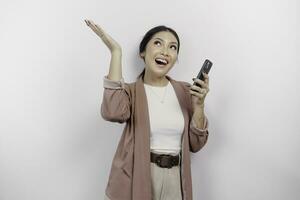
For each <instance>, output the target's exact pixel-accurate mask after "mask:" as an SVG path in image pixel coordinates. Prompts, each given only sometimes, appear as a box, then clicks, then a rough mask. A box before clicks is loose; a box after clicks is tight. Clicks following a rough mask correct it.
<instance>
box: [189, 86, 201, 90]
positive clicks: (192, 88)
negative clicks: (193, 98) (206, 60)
mask: <svg viewBox="0 0 300 200" xmlns="http://www.w3.org/2000/svg"><path fill="white" fill-rule="evenodd" d="M190 89H191V90H196V91H200V90H201V87H199V86H197V85H192V86H191V88H190Z"/></svg>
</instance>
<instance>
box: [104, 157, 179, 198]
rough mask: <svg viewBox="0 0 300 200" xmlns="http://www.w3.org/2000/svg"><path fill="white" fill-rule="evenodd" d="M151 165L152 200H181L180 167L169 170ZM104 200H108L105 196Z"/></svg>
mask: <svg viewBox="0 0 300 200" xmlns="http://www.w3.org/2000/svg"><path fill="white" fill-rule="evenodd" d="M150 164H151V185H152V200H182V196H181V179H180V165H178V166H174V167H172V168H170V169H168V168H161V167H159V166H157V165H156V164H155V163H152V162H151V163H150ZM104 200H110V199H109V198H108V197H107V196H106V195H105V196H104Z"/></svg>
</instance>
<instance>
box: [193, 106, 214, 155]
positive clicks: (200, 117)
mask: <svg viewBox="0 0 300 200" xmlns="http://www.w3.org/2000/svg"><path fill="white" fill-rule="evenodd" d="M208 135H209V132H208V119H207V117H206V116H205V114H204V106H203V107H199V108H197V109H195V111H194V114H193V117H192V119H191V121H190V127H189V139H190V151H191V152H193V153H196V152H198V151H199V150H200V149H202V147H203V146H204V145H205V144H206V142H207V139H208Z"/></svg>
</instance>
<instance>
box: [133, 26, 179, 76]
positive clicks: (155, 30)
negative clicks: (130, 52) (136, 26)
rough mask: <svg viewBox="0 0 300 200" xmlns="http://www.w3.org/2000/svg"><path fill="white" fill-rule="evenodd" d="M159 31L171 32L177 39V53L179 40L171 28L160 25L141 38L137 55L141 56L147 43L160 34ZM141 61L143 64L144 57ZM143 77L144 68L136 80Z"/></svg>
mask: <svg viewBox="0 0 300 200" xmlns="http://www.w3.org/2000/svg"><path fill="white" fill-rule="evenodd" d="M160 31H169V32H171V33H172V34H173V35H174V36H175V37H176V39H177V41H178V48H177V53H179V47H180V40H179V37H178V35H177V33H176V31H174V30H173V29H172V28H170V27H167V26H164V25H160V26H156V27H154V28H152V29H150V30H149V31H148V32H147V33H146V34H145V35H144V37H143V39H142V41H141V43H140V49H139V53H140V54H141V53H142V52H144V51H145V49H146V46H147V44H148V42H149V40H151V38H152V37H153V35H154V34H156V33H158V32H160ZM143 60H144V62H145V57H143ZM144 75H145V68H144V70H143V71H142V72H141V73H140V74H139V75H138V78H140V77H141V76H142V77H143V78H144Z"/></svg>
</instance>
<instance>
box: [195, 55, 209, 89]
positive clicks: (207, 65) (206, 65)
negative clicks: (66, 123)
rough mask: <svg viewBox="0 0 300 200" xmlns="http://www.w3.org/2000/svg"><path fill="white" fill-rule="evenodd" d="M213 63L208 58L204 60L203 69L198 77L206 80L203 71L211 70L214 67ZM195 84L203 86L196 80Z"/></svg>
mask: <svg viewBox="0 0 300 200" xmlns="http://www.w3.org/2000/svg"><path fill="white" fill-rule="evenodd" d="M212 65H213V63H212V62H211V61H210V60H208V59H206V60H205V61H204V63H203V65H202V67H201V69H200V71H199V73H198V75H197V78H198V79H200V80H202V81H204V76H203V74H202V72H204V73H206V74H208V73H209V71H210V68H211V67H212ZM193 85H197V86H199V87H201V86H200V85H199V84H198V83H196V82H194V84H193Z"/></svg>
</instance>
